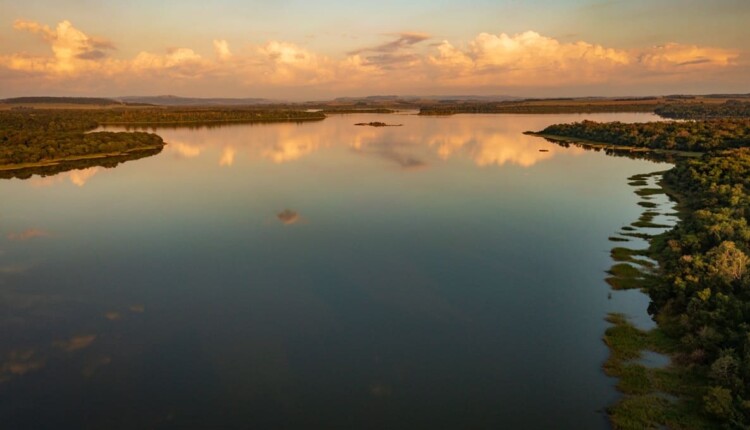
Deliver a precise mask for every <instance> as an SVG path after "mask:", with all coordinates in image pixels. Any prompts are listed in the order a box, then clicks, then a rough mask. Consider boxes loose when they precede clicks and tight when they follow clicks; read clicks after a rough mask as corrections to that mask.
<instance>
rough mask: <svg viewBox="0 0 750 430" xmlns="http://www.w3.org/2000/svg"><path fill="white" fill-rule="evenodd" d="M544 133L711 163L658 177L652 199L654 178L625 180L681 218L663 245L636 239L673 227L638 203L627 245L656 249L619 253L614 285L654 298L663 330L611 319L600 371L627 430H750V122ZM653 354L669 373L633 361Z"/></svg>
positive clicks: (616, 421)
mask: <svg viewBox="0 0 750 430" xmlns="http://www.w3.org/2000/svg"><path fill="white" fill-rule="evenodd" d="M542 134H545V135H548V134H554V135H559V136H564V137H569V138H583V139H591V140H597V141H600V142H606V143H608V144H615V145H632V146H647V147H649V148H659V149H665V148H675V147H676V148H680V149H687V150H691V151H701V152H703V153H704V154H703V156H702V157H700V158H678V159H677V160H676V166H675V167H674V168H673V169H671V170H669V171H667V172H666V173H664V174H663V180H662V185H663V187H664V190H662V189H661V188H649V185H648V182H647V178H648V175H639V176H637V177H631V178H630V179H629V180H630V181H631V185H634V186H638V187H644V188H639V189H638V190H637V191H636V193H637V194H638V195H639V196H640V197H641V198H643V199H647V198H651V197H652V196H654V195H657V194H660V193H663V192H665V191H666V192H667V193H668V194H670V196H672V197H674V198H677V199H678V200H679V204H680V210H679V212H678V213H675V214H670V215H676V214H678V215H679V216H680V217H681V221H680V222H679V223H678V224H677V226H676V227H675V228H674V229H672V230H669V231H666V232H664V233H662V234H658V235H655V236H652V235H649V234H645V233H640V232H638V231H636V230H634V229H636V228H639V229H640V228H652V227H668V226H666V225H659V224H655V223H653V218H654V217H655V216H657V215H658V214H659V212H656V211H654V210H653V209H654V208H657V207H658V204H657V203H654V202H651V201H641V202H639V204H640V205H641V206H643V207H645V208H646V210H645V212H644V213H643V215H642V216H641V218H640V219H639V220H638V221H636V222H634V223H632V224H631V226H630V228H628V229H627V230H626V229H624V228H623V230H624V231H623V232H622V233H620V234H621V236H628V237H641V238H644V239H648V240H650V247H649V249H648V250H628V249H625V248H620V247H617V248H614V249H613V250H612V257H613V259H614V260H615V262H616V263H615V265H614V266H613V267H612V269H610V272H609V273H610V275H611V276H610V277H609V278H607V282H608V283H609V284H610V285H612V287H613V288H615V289H628V288H639V289H642V290H644V291H645V292H647V293H648V294H649V296H650V298H651V304H650V306H649V313H651V314H652V315H653V316H654V318H655V320H656V321H657V323H658V327H657V328H656V329H654V330H652V331H650V332H645V331H641V330H638V329H636V328H635V327H633V326H631V325H630V324H629V323H628V322H627V321H626V320H625V319H624V318H623V317H622V316H620V315H612V316H610V322H611V323H613V324H614V325H613V327H611V328H610V329H609V330H607V333H606V335H605V342H606V343H607V345H609V347H610V349H611V356H610V359H609V360H608V361H607V363H606V364H605V370H606V371H607V373H608V374H610V375H613V376H617V377H618V378H620V382H619V384H618V388H619V389H620V390H621V391H622V392H623V393H624V394H626V396H625V397H624V398H623V399H622V400H621V401H620V402H619V403H618V404H616V405H614V406H613V407H611V408H610V410H609V413H610V417H611V419H612V422H613V425H614V426H615V427H616V428H623V429H639V428H655V427H660V426H667V427H669V428H689V429H692V428H714V427H724V428H747V427H748V426H750V227H749V226H748V224H747V217H748V215H750V148H744V147H745V146H750V140H749V137H750V120H720V121H696V122H685V123H669V122H668V123H646V124H623V123H609V124H599V123H592V122H583V123H576V124H567V125H555V126H551V127H548V128H547V129H545V130H544V131H543V132H542ZM610 239H611V238H610ZM636 257H650V258H651V259H654V260H656V261H657V262H658V263H659V264H658V266H654V265H653V264H651V265H650V264H648V263H644V262H643V261H641V262H639V261H638V260H640V258H636ZM646 261H649V260H646ZM648 350H650V351H656V352H664V353H669V354H670V355H671V357H672V364H671V365H669V366H668V367H666V368H655V369H651V368H647V367H645V366H643V365H640V364H638V363H634V362H633V361H632V360H633V359H636V358H638V357H639V356H640V355H641V353H642V352H643V351H648Z"/></svg>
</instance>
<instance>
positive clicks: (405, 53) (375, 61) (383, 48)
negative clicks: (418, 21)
mask: <svg viewBox="0 0 750 430" xmlns="http://www.w3.org/2000/svg"><path fill="white" fill-rule="evenodd" d="M428 39H430V35H428V34H425V33H398V34H397V35H396V38H395V39H394V40H392V41H390V42H386V43H383V44H380V45H376V46H373V47H369V48H361V49H357V50H354V51H351V52H349V55H350V56H355V55H361V54H367V53H374V55H365V56H364V58H365V64H368V65H373V66H377V67H380V68H384V69H391V68H393V67H394V66H396V65H398V67H404V66H406V67H409V66H414V65H416V64H418V63H419V61H420V59H421V57H420V56H419V55H417V54H415V53H413V50H412V47H413V46H414V45H416V44H418V43H420V42H423V41H425V40H428Z"/></svg>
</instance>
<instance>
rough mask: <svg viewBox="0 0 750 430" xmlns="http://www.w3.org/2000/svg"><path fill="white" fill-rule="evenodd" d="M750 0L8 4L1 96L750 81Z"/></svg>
mask: <svg viewBox="0 0 750 430" xmlns="http://www.w3.org/2000/svg"><path fill="white" fill-rule="evenodd" d="M748 22H750V0H712V1H705V0H701V1H698V0H625V1H618V0H529V1H519V0H463V1H459V0H411V1H409V2H405V1H392V0H380V1H367V2H366V1H359V0H346V1H344V0H318V1H316V2H310V1H300V0H274V1H270V0H269V1H267V0H242V1H241V0H213V1H205V0H201V1H196V0H162V1H158V2H157V1H155V0H148V1H146V0H130V1H127V2H126V1H121V0H118V1H113V0H54V1H53V0H24V1H18V0H0V97H16V96H28V95H54V96H105V97H117V96H127V95H164V94H174V95H180V96H191V97H265V98H273V99H279V100H290V101H301V100H316V99H330V98H334V97H341V96H366V95H384V94H389V95H390V94H398V95H513V96H522V97H523V96H525V97H570V96H645V95H659V94H676V93H690V94H704V93H749V92H750V79H748V78H747V77H748V76H750V26H749V25H747V23H748Z"/></svg>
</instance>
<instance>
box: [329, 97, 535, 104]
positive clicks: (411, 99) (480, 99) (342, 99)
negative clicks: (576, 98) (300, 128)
mask: <svg viewBox="0 0 750 430" xmlns="http://www.w3.org/2000/svg"><path fill="white" fill-rule="evenodd" d="M516 100H521V97H513V96H506V95H492V96H475V95H457V96H456V95H454V96H448V95H434V96H413V95H405V96H396V95H382V96H364V97H337V98H335V99H333V101H334V102H345V103H356V102H365V103H366V102H397V101H405V102H419V101H431V102H438V101H450V102H461V101H467V102H505V101H516Z"/></svg>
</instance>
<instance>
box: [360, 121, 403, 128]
mask: <svg viewBox="0 0 750 430" xmlns="http://www.w3.org/2000/svg"><path fill="white" fill-rule="evenodd" d="M354 125H359V126H368V127H401V126H402V125H403V124H386V123H384V122H379V121H373V122H358V123H356V124H354Z"/></svg>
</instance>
